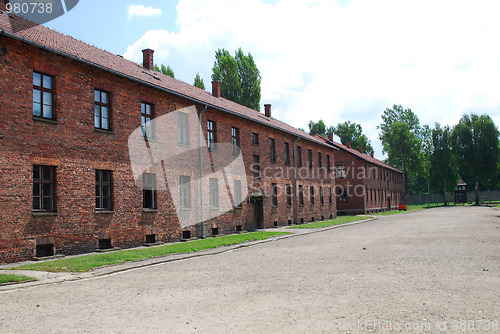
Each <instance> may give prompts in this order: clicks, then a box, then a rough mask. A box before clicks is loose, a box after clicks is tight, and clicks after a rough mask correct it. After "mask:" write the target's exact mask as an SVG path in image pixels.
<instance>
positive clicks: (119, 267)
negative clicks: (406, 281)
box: [0, 217, 379, 293]
mask: <svg viewBox="0 0 500 334" xmlns="http://www.w3.org/2000/svg"><path fill="white" fill-rule="evenodd" d="M378 219H379V218H376V217H373V218H367V219H363V220H357V221H354V222H349V223H345V224H340V225H332V226H326V227H321V228H317V229H289V228H286V227H282V228H274V229H265V230H263V231H285V232H291V233H290V234H287V235H280V236H275V237H271V238H269V239H264V240H254V241H248V242H244V243H241V244H236V245H231V246H221V247H217V248H213V249H209V250H204V251H199V252H195V253H191V254H169V255H162V256H159V257H154V258H149V259H142V260H137V261H131V262H126V263H120V264H114V265H109V266H104V267H99V268H96V269H92V270H90V271H88V272H83V273H66V272H63V273H52V272H45V271H33V270H15V269H14V270H3V269H0V274H13V275H25V276H29V277H34V278H36V279H37V280H36V281H25V282H19V283H13V284H5V285H1V286H0V293H1V292H5V291H10V290H17V289H25V288H31V287H36V286H43V285H48V284H54V283H61V282H67V281H76V280H82V279H93V278H97V277H101V276H107V275H112V274H117V273H121V272H125V271H129V270H136V269H140V268H144V267H149V266H154V265H159V264H164V263H168V262H175V261H181V260H187V259H192V258H197V257H202V256H209V255H218V254H222V253H226V252H230V251H234V250H238V249H242V248H246V247H252V246H257V245H260V244H264V243H268V242H275V241H278V240H282V239H287V238H292V237H298V236H303V235H309V234H312V233H319V232H324V231H328V230H332V229H336V228H341V227H347V226H351V225H357V224H361V223H366V222H370V221H374V220H378Z"/></svg>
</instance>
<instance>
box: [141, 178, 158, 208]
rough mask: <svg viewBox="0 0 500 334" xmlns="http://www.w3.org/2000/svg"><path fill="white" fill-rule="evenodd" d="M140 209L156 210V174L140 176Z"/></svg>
mask: <svg viewBox="0 0 500 334" xmlns="http://www.w3.org/2000/svg"><path fill="white" fill-rule="evenodd" d="M142 207H143V208H144V209H156V174H154V173H144V174H142Z"/></svg>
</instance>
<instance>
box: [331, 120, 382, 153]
mask: <svg viewBox="0 0 500 334" xmlns="http://www.w3.org/2000/svg"><path fill="white" fill-rule="evenodd" d="M331 131H332V132H333V133H335V134H336V135H337V136H338V137H339V138H340V142H341V143H342V144H343V145H347V143H349V142H350V143H351V147H353V148H355V149H357V148H359V147H361V150H362V151H363V152H364V153H369V152H373V147H372V145H371V143H370V140H369V139H368V137H367V136H366V135H365V134H363V129H362V128H361V125H360V124H356V123H351V121H345V122H344V123H339V124H337V126H336V127H332V129H331Z"/></svg>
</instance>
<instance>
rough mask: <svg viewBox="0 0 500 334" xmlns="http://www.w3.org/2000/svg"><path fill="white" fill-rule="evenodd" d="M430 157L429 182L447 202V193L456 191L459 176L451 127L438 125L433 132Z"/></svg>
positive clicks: (445, 203) (433, 189)
mask: <svg viewBox="0 0 500 334" xmlns="http://www.w3.org/2000/svg"><path fill="white" fill-rule="evenodd" d="M431 133H432V141H431V143H430V148H429V151H430V155H429V180H430V184H431V188H432V191H434V192H437V193H438V194H440V195H441V196H443V198H444V205H447V204H448V203H447V202H446V193H451V192H453V190H454V189H455V186H456V181H457V176H456V172H455V167H454V165H455V163H454V159H453V156H452V150H451V145H450V144H451V142H450V140H451V130H450V127H449V126H445V127H441V126H440V125H439V124H437V123H436V125H435V127H434V129H432V131H431Z"/></svg>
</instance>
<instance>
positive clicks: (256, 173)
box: [252, 155, 260, 180]
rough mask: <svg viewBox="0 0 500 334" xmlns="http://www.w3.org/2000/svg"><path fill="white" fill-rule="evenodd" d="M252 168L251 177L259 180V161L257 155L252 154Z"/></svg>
mask: <svg viewBox="0 0 500 334" xmlns="http://www.w3.org/2000/svg"><path fill="white" fill-rule="evenodd" d="M252 170H253V179H254V180H260V163H259V156H258V155H254V156H253V164H252Z"/></svg>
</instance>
